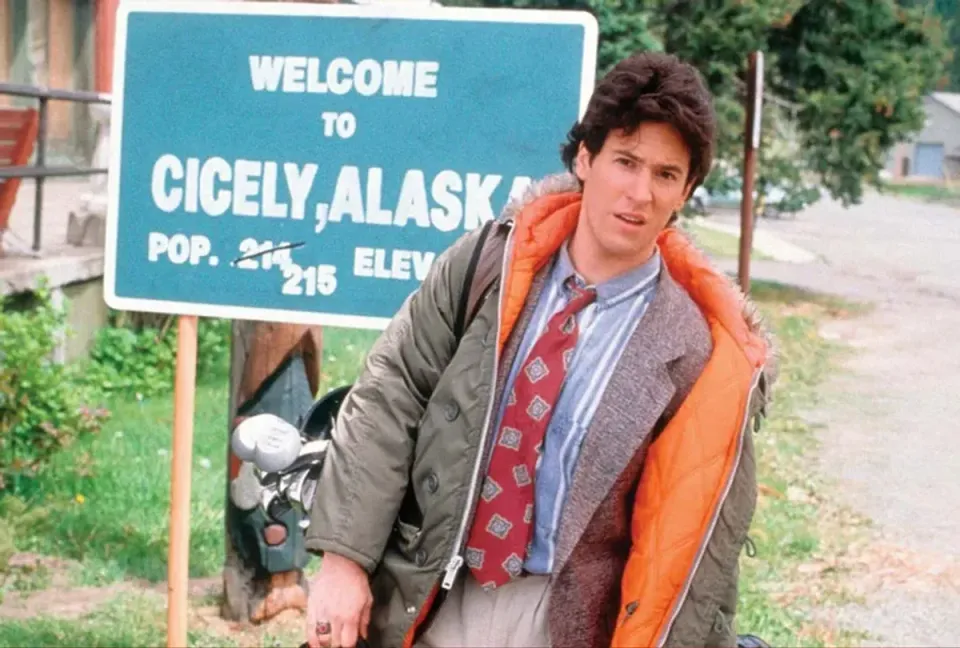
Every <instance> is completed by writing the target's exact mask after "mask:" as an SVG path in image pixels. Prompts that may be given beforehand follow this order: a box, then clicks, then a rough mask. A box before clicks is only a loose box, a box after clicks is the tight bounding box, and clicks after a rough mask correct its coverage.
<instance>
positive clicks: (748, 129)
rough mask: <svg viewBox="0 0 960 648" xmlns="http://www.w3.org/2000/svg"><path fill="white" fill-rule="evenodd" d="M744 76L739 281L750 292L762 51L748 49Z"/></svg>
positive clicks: (758, 143) (761, 108)
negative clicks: (749, 50)
mask: <svg viewBox="0 0 960 648" xmlns="http://www.w3.org/2000/svg"><path fill="white" fill-rule="evenodd" d="M747 76H748V79H747V102H746V103H747V106H746V107H747V110H746V113H747V117H746V125H745V132H744V138H743V140H744V151H743V195H742V196H741V202H740V263H739V273H738V278H739V283H740V288H741V290H743V292H745V293H749V292H750V251H751V249H752V248H753V176H754V173H755V172H756V165H757V157H756V156H757V149H759V148H760V124H761V113H762V111H763V52H759V51H757V52H752V53H751V54H750V60H749V72H748V75H747Z"/></svg>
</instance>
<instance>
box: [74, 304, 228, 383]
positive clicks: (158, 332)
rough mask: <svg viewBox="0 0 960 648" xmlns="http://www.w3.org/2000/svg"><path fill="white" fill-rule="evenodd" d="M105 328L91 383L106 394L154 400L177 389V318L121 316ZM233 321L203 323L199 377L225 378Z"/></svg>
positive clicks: (93, 360) (92, 364)
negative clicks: (174, 380) (120, 394)
mask: <svg viewBox="0 0 960 648" xmlns="http://www.w3.org/2000/svg"><path fill="white" fill-rule="evenodd" d="M112 320H113V321H112V322H111V325H110V326H107V327H104V328H103V329H101V330H100V331H99V332H98V334H97V338H96V340H95V342H94V346H93V349H92V350H91V352H90V361H91V362H90V366H89V372H90V373H89V376H88V379H89V380H91V381H92V382H94V383H96V384H97V385H98V387H99V388H100V389H103V390H104V391H106V392H123V393H130V394H140V395H141V396H154V395H158V394H164V393H167V392H169V391H170V390H171V389H172V388H173V376H174V370H175V369H176V364H177V334H176V325H175V320H176V318H175V316H165V317H163V318H161V319H159V320H157V318H150V317H137V316H135V315H133V316H131V314H129V313H120V314H118V315H116V316H114V317H113V318H112ZM229 354H230V322H229V320H208V319H201V320H200V324H199V327H198V331H197V379H198V380H204V379H207V378H213V377H218V376H221V375H224V374H225V372H226V368H227V366H228V363H229Z"/></svg>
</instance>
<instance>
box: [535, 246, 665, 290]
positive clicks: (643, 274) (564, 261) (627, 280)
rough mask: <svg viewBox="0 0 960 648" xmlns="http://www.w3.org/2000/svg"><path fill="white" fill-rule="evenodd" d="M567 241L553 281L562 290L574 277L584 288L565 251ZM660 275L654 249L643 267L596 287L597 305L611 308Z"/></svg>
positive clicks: (657, 257)
mask: <svg viewBox="0 0 960 648" xmlns="http://www.w3.org/2000/svg"><path fill="white" fill-rule="evenodd" d="M568 245H569V241H568V242H567V243H564V244H563V245H562V246H561V247H560V252H559V254H557V257H556V262H555V263H554V266H553V277H552V278H553V281H554V282H556V283H557V284H558V285H559V286H560V287H561V288H563V285H564V282H566V280H567V279H569V278H570V277H575V278H576V280H577V282H578V283H579V284H580V285H581V286H586V285H587V284H586V281H585V280H584V279H583V277H581V276H580V274H579V273H578V272H577V270H576V268H574V266H573V261H572V260H571V259H570V252H569V251H568V250H567V246H568ZM659 275H660V249H659V248H654V252H653V256H651V257H650V259H649V260H648V261H647V262H646V263H644V264H643V265H640V266H637V267H636V268H633V269H632V270H628V271H627V272H624V273H623V274H620V275H617V276H616V277H612V278H610V279H608V280H606V281H604V282H603V283H601V284H598V285H597V286H596V289H597V303H598V304H601V305H607V306H612V305H613V304H615V303H617V302H620V301H621V300H623V299H626V298H628V297H630V296H631V295H634V294H636V293H637V292H638V291H640V290H645V289H647V288H648V287H649V286H651V285H653V283H654V280H655V279H656V278H657V277H658V276H659Z"/></svg>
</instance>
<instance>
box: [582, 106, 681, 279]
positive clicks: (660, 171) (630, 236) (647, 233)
mask: <svg viewBox="0 0 960 648" xmlns="http://www.w3.org/2000/svg"><path fill="white" fill-rule="evenodd" d="M689 169H690V151H689V150H688V149H687V145H686V143H685V142H684V141H683V137H681V135H680V133H679V132H677V130H676V129H675V128H674V127H673V126H671V125H669V124H664V123H659V122H644V123H642V124H640V127H639V128H637V130H636V131H634V132H633V134H631V135H629V136H628V135H625V134H624V133H623V131H611V132H610V134H609V135H607V139H606V141H605V142H604V143H603V147H602V148H601V149H600V152H599V153H597V155H596V156H595V157H594V158H593V160H591V159H590V152H589V151H588V150H587V149H586V147H585V146H583V144H581V145H580V150H579V152H578V154H577V159H576V168H575V171H576V174H577V176H578V177H579V178H580V180H581V182H583V203H582V207H581V214H580V223H579V226H578V236H585V237H587V238H588V239H592V241H590V242H589V244H588V245H587V247H588V248H592V249H593V251H594V254H597V255H599V256H600V257H602V258H603V259H604V261H605V262H609V263H610V264H612V265H621V264H626V265H627V266H628V267H629V266H631V265H634V266H635V265H639V264H641V263H644V262H646V261H647V260H648V259H649V258H650V256H651V255H652V254H653V252H654V248H655V247H656V239H657V235H658V234H659V233H660V232H661V231H662V230H663V229H664V228H665V227H666V225H667V223H668V222H669V220H670V217H671V216H672V215H673V213H674V212H676V211H679V210H680V209H681V208H682V207H683V203H684V201H686V199H687V197H688V194H689V189H690V184H689V183H688V182H687V173H688V171H689ZM581 230H582V231H581Z"/></svg>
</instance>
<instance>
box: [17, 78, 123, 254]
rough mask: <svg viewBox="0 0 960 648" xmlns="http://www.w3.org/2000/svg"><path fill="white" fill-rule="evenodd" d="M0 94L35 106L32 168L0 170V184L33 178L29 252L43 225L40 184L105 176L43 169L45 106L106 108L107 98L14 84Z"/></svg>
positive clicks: (69, 168) (73, 169)
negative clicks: (66, 103) (62, 103)
mask: <svg viewBox="0 0 960 648" xmlns="http://www.w3.org/2000/svg"><path fill="white" fill-rule="evenodd" d="M0 94H3V95H9V96H13V97H28V98H31V99H36V100H38V102H39V106H38V109H37V139H36V142H35V147H34V151H35V154H36V155H35V158H34V164H33V166H7V167H0V180H6V179H8V178H35V184H36V198H35V200H34V204H33V250H34V251H35V252H36V251H39V250H40V240H41V236H40V229H41V225H42V223H43V181H44V179H45V178H48V177H64V176H83V175H96V174H99V173H106V172H107V169H103V168H83V167H73V166H54V167H48V166H46V153H47V103H48V102H49V101H50V100H54V101H75V102H79V103H88V104H90V103H98V104H109V103H110V95H109V94H104V93H100V92H85V91H81V90H54V89H51V88H40V87H37V86H28V85H20V84H16V83H0Z"/></svg>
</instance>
